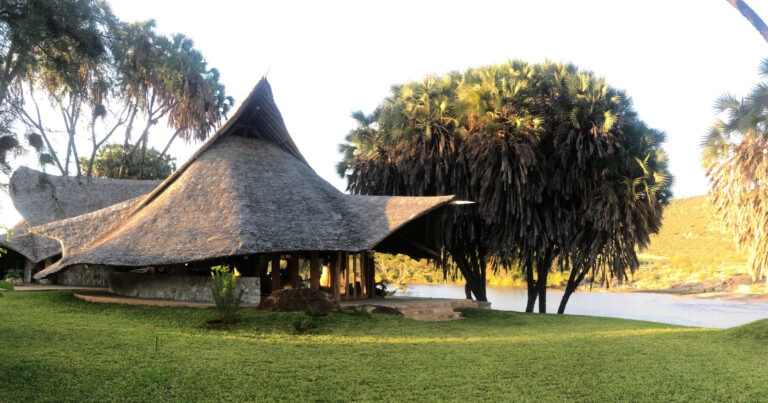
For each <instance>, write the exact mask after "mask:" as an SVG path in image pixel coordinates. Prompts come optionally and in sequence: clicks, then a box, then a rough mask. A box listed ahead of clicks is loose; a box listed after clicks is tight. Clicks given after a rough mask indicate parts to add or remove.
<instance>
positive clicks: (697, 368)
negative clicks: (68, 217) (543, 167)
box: [0, 292, 768, 401]
mask: <svg viewBox="0 0 768 403" xmlns="http://www.w3.org/2000/svg"><path fill="white" fill-rule="evenodd" d="M465 313H466V315H467V316H468V318H466V319H463V320H459V321H451V322H431V323H423V322H415V321H412V320H408V319H403V318H401V317H395V316H387V315H376V314H374V315H359V314H354V313H351V312H345V313H339V314H332V315H329V316H326V317H321V318H318V325H319V326H318V328H317V330H316V331H315V332H314V333H311V334H307V335H296V334H294V332H293V327H292V323H293V322H294V321H296V320H299V319H302V318H303V314H301V313H262V312H257V311H253V310H245V311H243V312H242V322H241V323H239V324H237V325H235V326H234V327H233V328H232V330H230V331H228V332H225V331H219V330H210V329H208V328H206V327H205V326H204V325H203V324H204V322H205V321H206V320H209V319H214V318H215V317H216V312H215V311H214V310H212V309H206V310H200V309H187V308H153V307H135V306H119V305H102V304H92V303H86V302H83V301H80V300H77V299H75V298H74V297H73V296H72V295H71V293H69V292H49V293H11V294H7V298H4V299H3V300H2V301H0V335H1V336H2V340H3V346H2V348H0V379H3V387H2V388H0V401H41V400H43V401H44V400H48V401H60V400H78V401H80V400H89V401H104V400H113V401H114V400H116V401H136V400H142V401H168V400H171V401H173V400H175V401H200V400H217V401H221V400H237V401H243V400H247V401H264V400H266V401H274V400H282V401H349V400H358V401H360V400H362V401H373V400H376V401H382V400H383V401H483V400H485V401H509V400H538V401H563V400H589V401H630V400H631V401H636V400H644V401H668V400H696V401H701V400H747V401H752V400H760V399H764V396H768V368H766V366H768V364H767V363H766V360H765V357H766V354H768V346H766V343H765V340H766V339H765V337H766V334H768V330H767V329H768V321H763V322H756V323H755V324H751V325H748V326H744V327H740V328H734V329H729V330H714V329H697V328H686V327H680V326H673V325H665V324H657V323H650V322H640V321H628V320H619V319H609V318H596V317H586V316H568V315H566V316H558V315H547V316H543V315H536V314H522V313H514V312H497V311H478V310H467V311H466V312H465Z"/></svg>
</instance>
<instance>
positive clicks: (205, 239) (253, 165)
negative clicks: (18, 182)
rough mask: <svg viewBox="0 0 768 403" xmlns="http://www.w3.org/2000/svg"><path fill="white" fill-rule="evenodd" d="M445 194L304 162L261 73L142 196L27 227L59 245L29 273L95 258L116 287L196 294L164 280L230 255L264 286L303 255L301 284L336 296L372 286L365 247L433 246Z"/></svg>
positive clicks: (273, 285) (294, 272)
mask: <svg viewBox="0 0 768 403" xmlns="http://www.w3.org/2000/svg"><path fill="white" fill-rule="evenodd" d="M452 200H453V196H438V197H394V196H393V197H390V196H352V195H346V194H343V193H342V192H340V191H339V190H338V189H336V188H334V187H333V186H331V185H330V184H329V183H328V182H326V181H325V180H323V179H322V178H320V177H319V176H318V175H317V174H316V173H315V172H314V171H313V170H312V168H310V166H309V165H308V164H307V162H306V160H305V159H304V157H303V156H302V155H301V153H300V152H299V150H298V148H297V147H296V145H295V144H294V142H293V140H292V139H291V137H290V135H289V134H288V131H287V129H286V127H285V124H284V122H283V120H282V117H281V115H280V112H279V111H278V109H277V107H276V106H275V104H274V101H273V98H272V92H271V89H270V86H269V84H268V83H267V81H266V80H262V81H261V82H260V83H259V84H258V85H257V86H256V88H254V90H253V91H252V92H251V94H250V95H249V96H248V98H247V99H246V100H245V101H244V102H243V104H242V105H241V106H240V108H239V109H238V111H237V112H236V113H235V115H234V116H232V117H231V118H230V119H229V120H228V121H227V123H226V124H225V125H224V126H223V127H222V128H221V129H219V130H218V131H217V132H216V134H214V135H213V136H212V137H211V138H210V139H209V140H208V141H207V142H206V143H205V144H204V145H203V146H202V147H201V148H200V149H199V150H198V151H197V152H196V153H195V154H194V155H193V156H192V157H191V158H190V159H189V160H188V161H187V162H186V163H185V164H184V165H182V166H181V167H180V168H179V169H178V170H177V171H176V172H175V173H174V174H173V175H171V176H170V177H169V178H168V179H167V180H165V181H164V182H163V183H161V184H160V185H159V186H157V187H156V188H155V189H154V190H153V191H152V192H151V193H150V194H148V195H147V196H144V197H141V198H137V199H133V200H130V201H128V202H125V203H121V204H117V205H114V206H111V207H108V208H105V209H101V210H98V211H95V212H93V213H90V214H86V215H81V216H77V217H74V218H70V219H66V220H62V221H57V222H54V223H50V224H47V225H42V226H38V227H35V228H32V229H31V231H32V232H35V233H39V234H43V235H46V236H50V237H52V238H55V239H57V240H59V241H60V242H61V244H62V246H63V257H62V259H61V260H60V261H59V262H58V263H56V264H54V265H52V266H50V267H48V268H46V269H45V270H43V271H41V272H39V273H38V274H37V275H36V276H35V277H36V278H44V277H48V276H54V275H56V274H57V273H61V272H63V271H66V270H68V269H69V268H71V267H73V266H74V265H86V266H87V265H104V266H109V267H112V268H114V270H115V271H116V273H114V276H113V279H112V282H113V284H112V285H111V287H112V291H113V292H115V293H120V294H126V295H133V296H142V297H160V298H175V299H193V300H199V299H201V298H202V297H200V296H199V295H191V293H186V294H185V293H184V292H179V291H178V289H179V287H177V286H173V285H172V284H174V283H175V282H177V281H181V280H180V278H182V277H184V276H187V277H188V276H194V275H195V274H197V275H198V277H206V278H207V277H209V276H208V271H209V270H210V267H211V266H213V265H218V264H229V265H231V266H235V267H237V269H238V271H239V272H240V273H241V275H242V277H241V279H246V278H254V279H259V280H260V281H259V283H260V286H259V287H258V288H259V291H260V293H262V294H263V293H268V292H270V291H271V290H274V289H279V288H281V287H283V286H285V285H290V286H293V287H298V286H300V285H301V284H300V278H299V273H300V272H301V269H302V267H305V268H306V269H308V277H309V286H310V287H312V288H320V287H327V290H328V291H329V292H331V293H333V294H334V295H335V296H336V297H337V298H338V299H353V298H354V299H359V298H367V297H371V296H373V294H374V274H375V272H374V265H373V252H374V251H376V250H379V251H385V252H402V253H408V254H410V255H412V256H421V257H424V256H434V255H435V253H436V252H435V249H436V248H435V242H434V239H435V233H434V229H433V228H429V225H428V223H427V221H426V220H425V219H424V218H426V217H425V215H427V214H429V213H430V212H433V211H434V210H436V209H438V208H441V207H443V206H445V205H447V204H449V203H450V202H451V201H452ZM136 269H138V270H136ZM129 271H133V272H131V273H127V272H129ZM137 271H141V272H143V273H137ZM174 276H175V277H174ZM152 284H164V285H163V286H162V287H161V288H162V290H160V289H158V287H154V286H152ZM185 284H187V283H185ZM250 284H251V287H253V284H255V283H250ZM170 288H173V289H174V290H176V291H173V292H172V293H170V294H169V291H168V290H169V289H170ZM182 288H183V287H182ZM150 290H154V291H150ZM251 302H253V300H251Z"/></svg>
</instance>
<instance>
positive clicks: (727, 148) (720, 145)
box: [702, 59, 768, 283]
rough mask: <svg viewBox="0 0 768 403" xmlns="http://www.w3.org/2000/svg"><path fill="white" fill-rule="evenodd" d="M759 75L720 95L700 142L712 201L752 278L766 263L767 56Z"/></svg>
mask: <svg viewBox="0 0 768 403" xmlns="http://www.w3.org/2000/svg"><path fill="white" fill-rule="evenodd" d="M760 74H761V76H762V78H763V79H764V80H765V81H764V82H761V83H758V84H757V85H756V86H755V88H754V89H753V90H752V91H751V92H750V93H749V94H748V95H747V96H746V97H745V98H743V99H741V100H739V99H737V98H736V97H734V96H733V95H730V94H726V95H724V96H722V97H721V98H720V99H719V100H718V101H717V105H716V111H717V113H718V114H719V115H724V117H725V120H722V119H718V120H716V121H715V124H714V125H712V127H711V128H710V130H709V133H708V134H707V136H706V137H705V138H704V140H703V142H702V147H703V158H702V161H703V164H704V166H705V167H706V169H707V176H708V177H709V180H710V190H711V195H712V201H713V203H714V205H715V208H716V210H717V212H718V214H719V215H720V218H721V219H722V222H723V223H724V225H725V226H726V228H728V229H729V230H731V231H732V232H733V233H734V234H735V236H736V241H737V243H738V244H739V246H740V247H742V248H744V249H745V250H747V251H749V262H748V267H749V270H750V273H751V276H752V282H753V283H754V282H757V281H759V280H760V279H761V278H762V277H766V281H767V282H768V276H766V273H765V270H766V267H768V112H767V111H768V59H765V60H763V61H762V63H761V65H760Z"/></svg>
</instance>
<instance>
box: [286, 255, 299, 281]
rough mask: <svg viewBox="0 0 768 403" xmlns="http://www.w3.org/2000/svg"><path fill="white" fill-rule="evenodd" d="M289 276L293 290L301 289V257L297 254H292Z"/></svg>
mask: <svg viewBox="0 0 768 403" xmlns="http://www.w3.org/2000/svg"><path fill="white" fill-rule="evenodd" d="M288 275H289V276H290V281H291V288H299V255H298V254H297V253H291V260H289V261H288Z"/></svg>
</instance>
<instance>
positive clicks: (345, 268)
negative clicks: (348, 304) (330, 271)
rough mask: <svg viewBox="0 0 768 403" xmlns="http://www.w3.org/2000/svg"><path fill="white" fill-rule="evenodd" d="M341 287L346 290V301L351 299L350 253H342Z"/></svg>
mask: <svg viewBox="0 0 768 403" xmlns="http://www.w3.org/2000/svg"><path fill="white" fill-rule="evenodd" d="M341 274H342V280H341V281H342V283H341V286H342V288H343V290H344V299H349V253H347V252H342V253H341Z"/></svg>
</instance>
